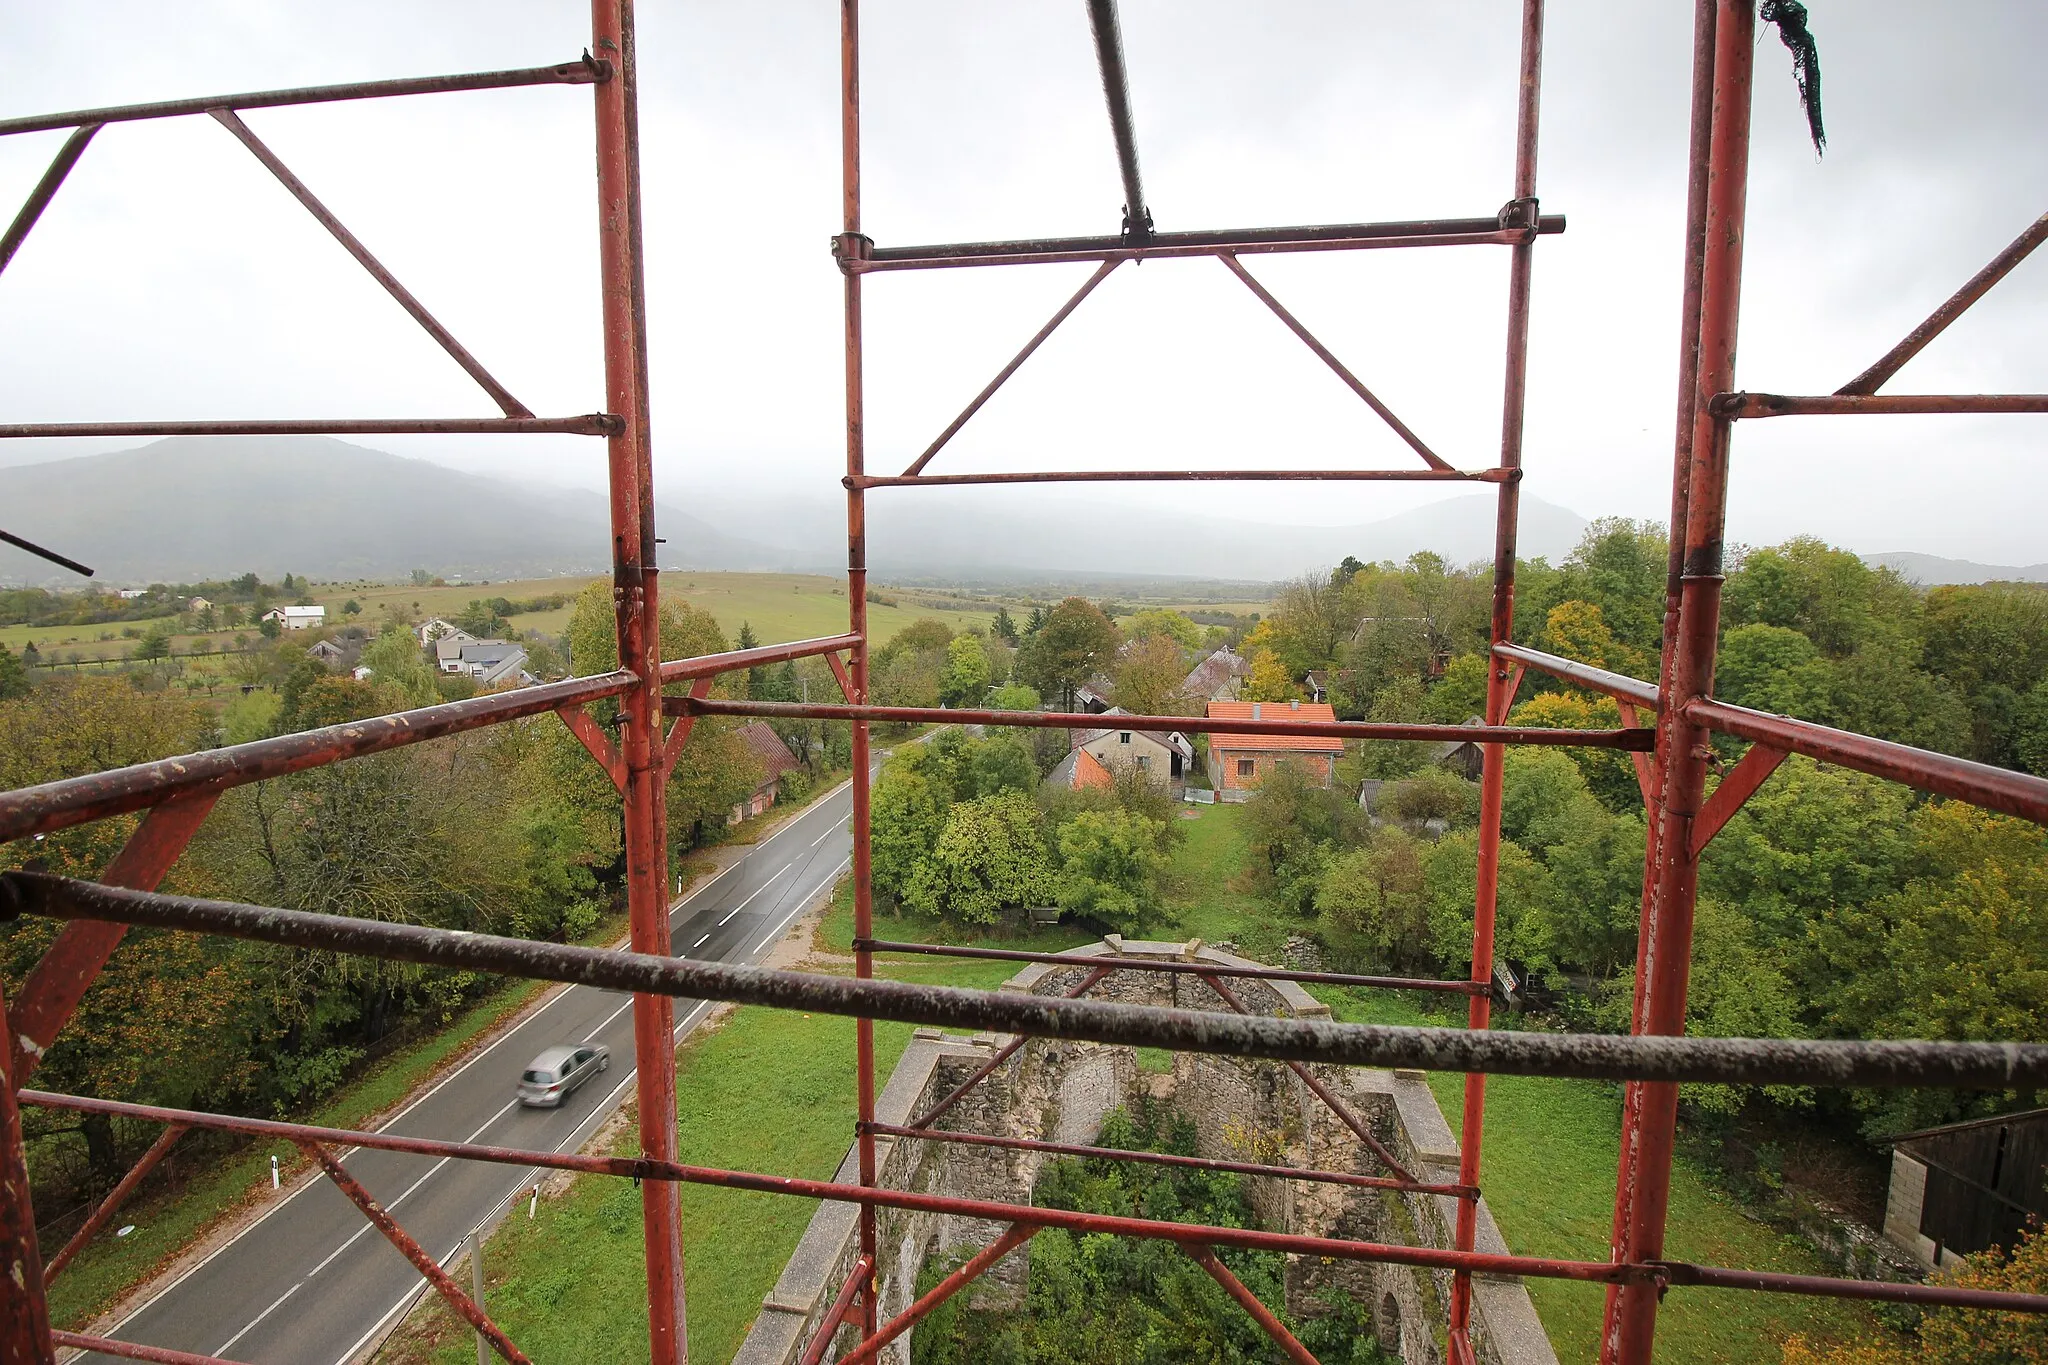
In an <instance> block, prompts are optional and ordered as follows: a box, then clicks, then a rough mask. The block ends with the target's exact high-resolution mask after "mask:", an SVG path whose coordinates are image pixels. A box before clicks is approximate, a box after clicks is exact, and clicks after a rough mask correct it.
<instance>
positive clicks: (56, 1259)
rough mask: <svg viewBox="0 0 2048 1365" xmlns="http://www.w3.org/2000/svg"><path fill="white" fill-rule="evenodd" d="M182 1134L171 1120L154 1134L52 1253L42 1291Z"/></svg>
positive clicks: (102, 1225) (110, 1216)
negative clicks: (102, 1196)
mask: <svg viewBox="0 0 2048 1365" xmlns="http://www.w3.org/2000/svg"><path fill="white" fill-rule="evenodd" d="M184 1135H185V1125H184V1124H182V1123H174V1124H172V1125H171V1126H170V1127H168V1128H166V1129H164V1130H163V1132H162V1133H160V1134H158V1135H157V1139H156V1141H155V1142H152V1143H150V1144H149V1150H148V1151H146V1152H144V1153H143V1154H142V1155H141V1157H139V1158H138V1159H137V1160H136V1162H135V1164H134V1165H133V1166H130V1167H129V1168H128V1173H127V1174H126V1175H123V1176H122V1177H121V1182H120V1183H119V1184H118V1185H116V1186H114V1188H113V1189H112V1190H111V1191H110V1192H109V1193H108V1194H107V1197H106V1198H105V1199H102V1200H101V1201H100V1204H99V1207H98V1208H96V1209H94V1210H93V1211H92V1216H91V1217H89V1218H87V1219H86V1220H85V1223H84V1225H83V1226H81V1227H80V1228H79V1229H78V1231H77V1232H75V1233H73V1234H72V1235H71V1240H70V1241H68V1242H66V1243H65V1244H64V1249H63V1250H62V1251H60V1252H58V1253H57V1254H56V1255H55V1256H52V1257H51V1258H50V1263H49V1264H48V1265H46V1266H44V1267H43V1290H44V1292H46V1293H47V1292H48V1291H49V1288H50V1285H51V1284H52V1283H54V1282H55V1280H56V1278H57V1277H58V1276H59V1275H61V1274H63V1273H64V1267H65V1266H67V1265H70V1264H71V1258H72V1257H74V1256H76V1255H77V1254H78V1253H79V1252H80V1251H82V1250H84V1248H85V1244H86V1243H87V1242H90V1241H91V1240H92V1239H93V1237H94V1236H95V1235H97V1234H98V1232H99V1230H100V1229H101V1228H103V1227H105V1226H106V1225H107V1220H108V1219H109V1218H112V1217H113V1216H114V1210H116V1209H118V1208H120V1207H121V1205H123V1204H125V1203H127V1202H128V1196H129V1195H131V1194H133V1193H135V1187H136V1186H137V1185H140V1184H141V1183H142V1181H143V1178H144V1177H146V1176H147V1175H148V1174H149V1173H150V1172H151V1171H153V1170H155V1169H156V1164H157V1163H158V1162H159V1161H162V1160H163V1159H164V1157H165V1156H167V1155H168V1154H169V1153H170V1150H171V1148H172V1147H174V1146H176V1145H177V1142H178V1139H179V1138H181V1137H183V1136H184Z"/></svg>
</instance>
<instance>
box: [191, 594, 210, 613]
mask: <svg viewBox="0 0 2048 1365" xmlns="http://www.w3.org/2000/svg"><path fill="white" fill-rule="evenodd" d="M212 605H213V603H212V602H210V601H208V600H207V599H206V598H204V597H189V598H187V599H185V610H187V611H205V610H206V609H207V608H208V607H210V606H212Z"/></svg>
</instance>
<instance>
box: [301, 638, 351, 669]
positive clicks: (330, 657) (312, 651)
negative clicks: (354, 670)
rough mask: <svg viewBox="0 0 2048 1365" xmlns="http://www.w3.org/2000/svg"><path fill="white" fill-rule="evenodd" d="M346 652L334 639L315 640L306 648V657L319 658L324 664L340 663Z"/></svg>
mask: <svg viewBox="0 0 2048 1365" xmlns="http://www.w3.org/2000/svg"><path fill="white" fill-rule="evenodd" d="M343 653H344V651H343V649H342V647H341V646H340V645H338V644H336V643H335V642H334V641H332V640H315V641H314V642H313V643H312V644H311V645H309V646H307V648H306V657H307V658H309V659H317V660H319V661H320V662H321V663H323V664H338V663H340V662H341V656H342V654H343Z"/></svg>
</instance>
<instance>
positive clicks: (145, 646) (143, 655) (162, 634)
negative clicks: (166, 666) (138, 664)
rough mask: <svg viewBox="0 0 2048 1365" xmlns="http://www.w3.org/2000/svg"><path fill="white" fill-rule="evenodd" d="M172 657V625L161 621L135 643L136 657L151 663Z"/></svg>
mask: <svg viewBox="0 0 2048 1365" xmlns="http://www.w3.org/2000/svg"><path fill="white" fill-rule="evenodd" d="M170 656H171V623H170V622H168V621H159V622H157V623H156V624H155V625H153V626H151V627H150V628H149V629H148V631H146V632H145V633H144V634H143V637H142V638H141V639H140V640H137V641H136V642H135V657H136V658H138V659H143V660H146V661H148V662H150V663H154V662H156V661H157V660H158V659H168V658H169V657H170Z"/></svg>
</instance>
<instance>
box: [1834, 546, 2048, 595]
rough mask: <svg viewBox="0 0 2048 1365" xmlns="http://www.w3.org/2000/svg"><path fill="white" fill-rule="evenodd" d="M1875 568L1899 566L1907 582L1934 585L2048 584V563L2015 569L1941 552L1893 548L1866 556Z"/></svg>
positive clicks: (1865, 561) (1864, 558)
mask: <svg viewBox="0 0 2048 1365" xmlns="http://www.w3.org/2000/svg"><path fill="white" fill-rule="evenodd" d="M1863 562H1864V563H1865V564H1868V565H1870V566H1871V567H1872V568H1878V567H1883V568H1887V569H1897V570H1898V571H1899V573H1900V574H1901V575H1902V576H1904V577H1905V578H1906V579H1907V581H1909V582H1913V583H1918V584H1920V585H1921V586H1922V587H1927V588H1934V587H1939V586H1941V585H1942V584H1944V583H2048V564H2028V565H2025V566H2024V567H2021V568H2013V567H2010V566H2008V565H2004V564H1978V563H1975V562H1973V561H1971V560H1967V559H1943V558H1942V557H1941V556H1940V555H1923V554H1917V553H1915V552H1913V551H1911V550H1893V551H1891V552H1889V553H1887V554H1881V555H1864V556H1863Z"/></svg>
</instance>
